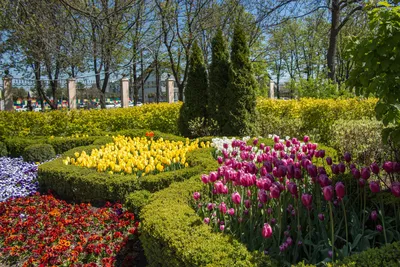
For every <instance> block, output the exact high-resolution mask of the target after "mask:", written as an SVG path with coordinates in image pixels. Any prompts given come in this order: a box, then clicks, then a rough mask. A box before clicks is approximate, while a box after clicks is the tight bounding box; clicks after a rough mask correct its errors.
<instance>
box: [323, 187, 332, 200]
mask: <svg viewBox="0 0 400 267" xmlns="http://www.w3.org/2000/svg"><path fill="white" fill-rule="evenodd" d="M322 192H323V194H324V198H325V200H326V201H332V198H333V187H332V186H331V185H328V186H325V187H324V188H323V189H322Z"/></svg>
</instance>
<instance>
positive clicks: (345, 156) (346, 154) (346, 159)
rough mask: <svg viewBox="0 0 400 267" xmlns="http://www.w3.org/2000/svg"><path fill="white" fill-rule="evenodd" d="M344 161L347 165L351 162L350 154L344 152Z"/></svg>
mask: <svg viewBox="0 0 400 267" xmlns="http://www.w3.org/2000/svg"><path fill="white" fill-rule="evenodd" d="M344 160H345V161H346V162H347V163H349V162H350V161H351V154H350V153H348V152H346V153H344Z"/></svg>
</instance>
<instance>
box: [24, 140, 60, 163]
mask: <svg viewBox="0 0 400 267" xmlns="http://www.w3.org/2000/svg"><path fill="white" fill-rule="evenodd" d="M22 157H23V159H24V160H25V161H26V162H44V161H47V160H50V159H53V158H55V157H56V152H55V151H54V148H53V147H52V146H51V145H49V144H37V145H30V146H27V147H26V148H25V149H24V152H23V153H22Z"/></svg>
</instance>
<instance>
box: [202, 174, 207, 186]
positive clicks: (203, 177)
mask: <svg viewBox="0 0 400 267" xmlns="http://www.w3.org/2000/svg"><path fill="white" fill-rule="evenodd" d="M201 181H202V182H203V183H205V184H208V182H209V178H208V175H205V174H203V175H202V176H201Z"/></svg>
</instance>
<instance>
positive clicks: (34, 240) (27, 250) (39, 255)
mask: <svg viewBox="0 0 400 267" xmlns="http://www.w3.org/2000/svg"><path fill="white" fill-rule="evenodd" d="M136 227H137V222H136V223H135V221H134V215H133V214H132V213H129V212H126V211H123V210H122V206H121V204H115V205H111V204H109V203H107V204H106V206H105V207H104V208H99V209H96V208H93V207H92V206H91V205H90V204H79V205H78V204H76V205H73V204H68V203H66V202H65V201H62V200H58V199H56V198H54V197H53V196H52V195H39V194H36V195H34V196H30V197H23V198H15V199H9V200H7V201H5V202H1V203H0V263H6V264H16V263H19V264H23V266H48V265H61V266H98V265H99V266H113V264H114V263H115V261H116V255H117V254H118V252H120V250H121V249H122V248H123V247H124V246H125V244H126V242H127V241H128V238H129V235H131V234H135V233H136Z"/></svg>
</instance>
